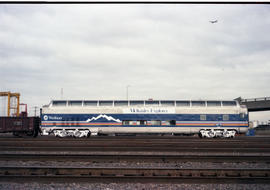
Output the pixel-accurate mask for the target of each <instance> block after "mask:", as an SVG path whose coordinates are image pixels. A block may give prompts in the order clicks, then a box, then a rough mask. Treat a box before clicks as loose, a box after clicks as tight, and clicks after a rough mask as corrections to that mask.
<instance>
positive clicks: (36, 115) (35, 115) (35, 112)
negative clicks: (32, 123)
mask: <svg viewBox="0 0 270 190" xmlns="http://www.w3.org/2000/svg"><path fill="white" fill-rule="evenodd" d="M34 108H35V117H36V116H37V108H38V107H37V106H35V107H34Z"/></svg>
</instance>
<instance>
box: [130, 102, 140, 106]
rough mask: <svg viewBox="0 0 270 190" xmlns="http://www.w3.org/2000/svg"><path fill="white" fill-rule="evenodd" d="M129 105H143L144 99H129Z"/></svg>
mask: <svg viewBox="0 0 270 190" xmlns="http://www.w3.org/2000/svg"><path fill="white" fill-rule="evenodd" d="M129 104H130V105H131V106H144V101H130V102H129Z"/></svg>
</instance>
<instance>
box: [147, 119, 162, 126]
mask: <svg viewBox="0 0 270 190" xmlns="http://www.w3.org/2000/svg"><path fill="white" fill-rule="evenodd" d="M149 123H150V124H151V125H161V121H159V120H154V121H150V122H149Z"/></svg>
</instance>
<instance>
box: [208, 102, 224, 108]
mask: <svg viewBox="0 0 270 190" xmlns="http://www.w3.org/2000/svg"><path fill="white" fill-rule="evenodd" d="M207 106H208V107H214V106H221V102H220V101H207Z"/></svg>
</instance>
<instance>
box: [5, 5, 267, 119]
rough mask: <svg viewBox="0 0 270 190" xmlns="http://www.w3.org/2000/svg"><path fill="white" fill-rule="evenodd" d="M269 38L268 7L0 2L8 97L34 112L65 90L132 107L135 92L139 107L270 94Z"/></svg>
mask: <svg viewBox="0 0 270 190" xmlns="http://www.w3.org/2000/svg"><path fill="white" fill-rule="evenodd" d="M216 19H217V20H218V23H216V24H211V23H210V22H209V21H210V20H216ZM269 33H270V6H269V5H245V4H243V5H228V4H224V5H207V4H204V5H190V4H186V5H185V4H179V5H177V4H174V5H164V4H163V5H143V4H141V5H135V4H133V5H127V4H126V5H116V4H115V5H109V4H106V5H87V4H85V5H67V4H66V5H64V4H63V5H42V4H40V5H23V4H22V5H5V4H1V5H0V76H1V80H0V91H12V92H19V93H21V100H22V101H21V102H24V103H27V104H28V105H29V107H30V108H33V107H34V106H42V105H44V104H47V103H49V102H50V100H51V99H60V97H61V88H63V91H64V98H65V99H126V87H127V85H130V87H129V98H130V99H148V98H153V99H234V98H237V97H239V96H241V97H243V98H252V97H265V96H270V88H269V82H270V61H269V54H270V35H269ZM253 115H254V117H253V116H252V117H251V119H263V120H268V119H270V113H269V112H263V113H262V112H261V113H259V114H258V113H256V114H253Z"/></svg>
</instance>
